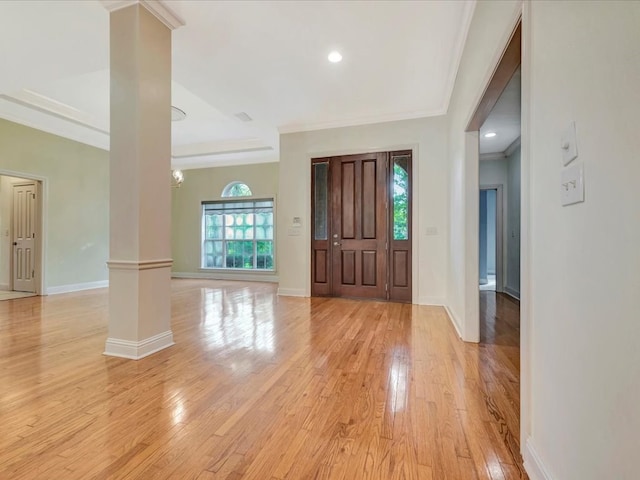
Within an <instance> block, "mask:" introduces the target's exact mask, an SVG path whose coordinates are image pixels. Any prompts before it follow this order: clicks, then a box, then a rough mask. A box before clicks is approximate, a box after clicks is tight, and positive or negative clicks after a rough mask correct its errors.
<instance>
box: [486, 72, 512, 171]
mask: <svg viewBox="0 0 640 480" xmlns="http://www.w3.org/2000/svg"><path fill="white" fill-rule="evenodd" d="M520 98H521V74H520V68H518V70H517V71H516V73H514V74H513V77H512V78H511V80H510V81H509V83H508V84H507V86H506V87H505V89H504V91H503V92H502V94H501V95H500V98H498V101H497V102H496V104H495V106H494V107H493V110H491V113H489V116H488V117H487V119H486V120H485V122H484V123H483V124H482V127H480V160H491V159H497V158H504V157H505V152H506V151H508V149H509V147H510V146H511V145H512V144H513V143H514V142H516V141H517V140H519V139H520V103H521V102H520ZM489 132H493V133H495V134H496V136H495V137H491V138H487V137H485V135H486V134H487V133H489Z"/></svg>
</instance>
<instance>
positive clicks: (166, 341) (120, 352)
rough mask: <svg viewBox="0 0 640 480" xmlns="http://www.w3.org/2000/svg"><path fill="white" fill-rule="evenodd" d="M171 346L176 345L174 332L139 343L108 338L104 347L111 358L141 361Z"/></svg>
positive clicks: (105, 352)
mask: <svg viewBox="0 0 640 480" xmlns="http://www.w3.org/2000/svg"><path fill="white" fill-rule="evenodd" d="M171 345H175V342H174V341H173V332H172V331H171V330H167V331H166V332H163V333H160V334H158V335H154V336H153V337H149V338H145V339H144V340H140V341H138V342H132V341H131V340H121V339H119V338H107V342H106V344H105V347H104V354H105V355H107V356H109V357H121V358H129V359H131V360H140V359H141V358H144V357H147V356H149V355H151V354H153V353H156V352H159V351H160V350H163V349H165V348H167V347H170V346H171Z"/></svg>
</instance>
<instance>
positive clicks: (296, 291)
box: [278, 288, 309, 297]
mask: <svg viewBox="0 0 640 480" xmlns="http://www.w3.org/2000/svg"><path fill="white" fill-rule="evenodd" d="M278 295H280V296H283V297H308V296H309V295H308V294H307V292H305V291H304V290H303V289H302V288H279V289H278Z"/></svg>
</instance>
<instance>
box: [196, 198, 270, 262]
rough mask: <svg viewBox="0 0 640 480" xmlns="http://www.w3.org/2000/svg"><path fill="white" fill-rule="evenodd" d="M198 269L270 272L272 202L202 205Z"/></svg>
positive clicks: (210, 203)
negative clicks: (200, 251)
mask: <svg viewBox="0 0 640 480" xmlns="http://www.w3.org/2000/svg"><path fill="white" fill-rule="evenodd" d="M202 227H203V228H202V230H203V232H202V267H203V268H223V269H224V268H229V269H243V270H273V264H274V262H273V256H274V247H273V199H266V200H224V201H218V202H203V203H202Z"/></svg>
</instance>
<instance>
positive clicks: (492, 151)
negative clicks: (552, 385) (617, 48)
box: [465, 17, 529, 463]
mask: <svg viewBox="0 0 640 480" xmlns="http://www.w3.org/2000/svg"><path fill="white" fill-rule="evenodd" d="M521 65H522V17H520V18H519V19H514V30H513V31H512V34H511V37H510V38H509V40H508V41H507V43H506V46H505V49H504V50H503V52H502V55H501V58H500V60H499V62H498V63H497V65H496V67H495V70H494V71H493V74H492V77H491V79H490V80H489V82H488V84H487V86H486V88H485V91H484V94H483V96H482V98H481V100H480V101H479V104H478V106H477V108H476V110H475V112H474V114H473V116H472V118H471V120H470V122H469V124H468V126H467V129H466V131H467V133H468V135H467V141H468V147H467V148H472V149H473V150H474V151H473V150H470V151H469V152H468V153H467V158H468V159H469V160H471V161H474V162H476V163H475V165H473V168H474V169H475V168H477V175H478V177H477V184H476V186H475V189H476V190H475V192H469V193H470V194H472V195H475V196H476V198H479V195H480V188H482V187H491V186H497V185H501V186H502V192H503V195H502V197H503V198H502V200H498V199H496V202H497V203H498V204H500V205H501V206H502V214H501V215H497V218H496V220H498V218H501V219H502V223H503V229H502V234H500V233H498V238H497V239H496V243H497V242H498V241H499V240H500V238H501V239H502V244H503V252H502V254H497V256H499V257H500V258H501V259H502V267H500V266H498V265H497V262H496V291H484V290H481V289H480V286H479V285H478V284H479V283H480V282H479V281H478V280H479V276H480V275H478V274H477V273H475V265H474V268H473V269H472V270H471V272H472V273H473V275H472V276H468V277H467V281H469V282H471V281H472V277H473V276H475V277H476V278H475V279H473V280H475V283H476V285H478V286H477V287H476V288H477V289H476V290H475V291H474V290H469V291H468V296H467V299H468V301H469V302H472V301H473V297H475V296H476V295H477V297H475V299H476V300H475V301H477V304H476V305H475V306H473V307H471V308H470V310H471V311H472V312H473V311H474V310H475V308H477V310H476V311H477V312H478V314H477V316H475V315H472V316H470V317H469V319H468V322H467V324H466V325H465V326H466V328H467V329H468V330H467V331H468V332H471V333H473V334H474V339H477V340H478V341H479V342H480V343H482V344H484V345H485V347H486V349H487V351H492V352H497V351H499V352H500V354H501V355H505V356H506V357H508V358H509V360H510V362H511V364H512V365H513V367H514V368H513V381H514V383H513V384H512V385H511V386H512V387H513V393H514V400H513V401H515V402H519V403H520V404H522V405H523V407H522V411H521V412H522V413H521V416H520V421H519V422H517V423H514V424H513V425H512V427H511V429H510V432H509V435H510V436H512V438H515V439H517V440H516V442H515V445H512V446H513V447H516V448H513V449H511V448H510V450H511V453H512V455H513V457H514V461H515V462H516V463H517V462H519V461H521V457H520V452H521V451H522V447H523V444H522V443H521V442H522V441H524V439H526V438H527V435H526V432H527V430H528V428H529V426H528V424H527V415H528V414H527V413H526V412H527V409H528V404H527V402H528V397H527V394H526V392H528V391H529V372H528V371H527V353H526V352H527V348H528V347H527V344H526V336H523V338H524V339H525V341H524V342H523V344H522V346H521V321H520V319H521V315H520V300H519V298H520V263H521V260H520V235H521V229H522V226H524V227H525V229H528V217H527V211H526V210H522V211H521V205H522V204H523V203H522V202H523V201H524V202H527V200H528V187H527V182H528V178H527V173H526V172H527V171H528V170H527V167H528V164H527V163H526V161H527V158H528V157H527V158H525V163H524V166H525V169H522V168H521V140H520V137H521V130H523V129H522V126H521V125H522V118H523V117H522V111H521V110H522V104H523V102H522V98H523V82H522V80H521ZM527 75H528V73H527ZM527 78H528V76H527V77H525V82H524V83H525V88H524V93H525V102H524V106H525V108H527V103H526V95H527V94H528V86H527V85H526V79H527ZM524 118H525V121H526V118H527V117H526V115H525V116H524ZM524 132H525V134H526V132H527V129H526V125H525V128H524ZM525 136H526V135H525ZM471 140H473V143H472V142H471ZM525 143H526V138H525ZM526 154H527V151H526V147H525V155H526ZM525 205H528V204H525ZM474 210H475V211H473V210H472V211H470V212H469V215H470V219H471V221H472V223H476V222H477V223H476V225H477V226H478V231H477V233H476V232H475V231H474V232H473V236H474V237H475V239H473V237H471V238H470V241H474V240H476V241H478V247H477V250H476V251H477V252H478V253H480V235H479V233H480V223H481V221H480V218H479V217H475V218H474V216H475V215H478V214H479V210H480V209H479V208H478V209H474ZM523 214H524V215H523ZM523 220H524V221H523ZM523 253H524V254H525V256H527V250H526V249H525V250H523ZM527 261H528V259H525V260H524V261H523V265H526V264H527V263H526V262H527ZM474 263H475V262H474ZM478 263H479V262H478ZM500 276H502V278H499V277H500ZM524 280H525V282H526V281H527V278H526V277H525V278H524ZM469 284H470V283H469ZM524 291H525V294H526V289H525V290H524ZM525 300H526V299H525ZM525 314H526V311H525ZM526 327H527V325H526V322H525V323H523V324H522V328H523V330H526ZM476 332H477V333H476ZM521 388H522V392H525V394H524V395H520V391H521ZM518 440H520V442H518Z"/></svg>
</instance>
